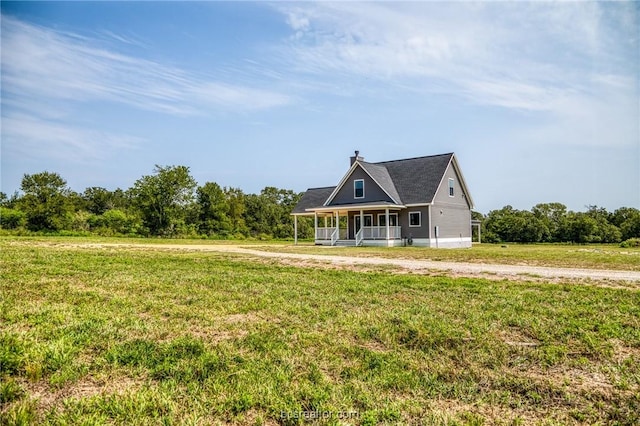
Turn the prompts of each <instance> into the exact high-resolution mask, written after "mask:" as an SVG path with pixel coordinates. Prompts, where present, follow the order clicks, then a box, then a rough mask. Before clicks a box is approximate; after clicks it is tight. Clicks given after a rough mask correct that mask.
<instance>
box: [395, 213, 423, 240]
mask: <svg viewBox="0 0 640 426" xmlns="http://www.w3.org/2000/svg"><path fill="white" fill-rule="evenodd" d="M412 212H420V213H421V216H422V218H421V221H420V225H421V226H420V227H413V226H412V227H409V213H412ZM398 219H399V221H400V226H402V237H403V238H406V237H408V236H409V235H411V237H413V238H429V206H422V207H408V208H407V209H406V210H402V211H401V212H400V214H399V217H398Z"/></svg>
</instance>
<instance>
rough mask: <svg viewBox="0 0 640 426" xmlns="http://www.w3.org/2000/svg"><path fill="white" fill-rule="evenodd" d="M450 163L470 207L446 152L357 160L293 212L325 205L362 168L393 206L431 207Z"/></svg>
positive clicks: (307, 195)
mask: <svg viewBox="0 0 640 426" xmlns="http://www.w3.org/2000/svg"><path fill="white" fill-rule="evenodd" d="M451 163H453V166H454V168H455V170H456V172H457V173H458V176H459V177H460V184H461V185H462V188H463V193H464V194H465V196H466V197H467V201H468V203H469V205H470V206H471V207H473V200H472V199H471V196H470V195H469V194H468V190H467V185H466V182H465V181H464V177H463V176H462V171H461V170H460V167H459V165H458V162H457V161H456V158H455V156H454V154H453V153H447V154H439V155H429V156H425V157H415V158H407V159H403V160H393V161H382V162H379V163H368V162H365V161H362V160H361V159H359V160H356V161H355V162H354V163H353V164H352V166H351V167H350V168H349V170H348V171H347V173H346V174H345V175H344V177H343V178H342V180H341V181H340V183H339V184H338V185H337V186H331V187H324V188H311V189H309V190H307V192H306V193H305V194H304V195H303V196H302V198H301V199H300V202H298V204H297V205H296V207H295V208H294V210H293V212H292V213H293V214H296V213H298V214H301V213H304V212H305V211H307V212H308V209H319V208H324V207H326V206H328V205H329V204H330V203H331V201H332V199H333V197H334V196H335V195H336V194H337V193H338V191H339V190H340V188H341V187H342V186H343V185H344V184H345V182H347V181H348V178H349V176H351V174H352V173H353V171H354V170H355V169H356V168H357V167H361V168H362V169H363V170H364V171H365V172H366V173H368V174H369V176H371V178H372V179H373V180H374V181H375V182H376V183H377V184H378V185H379V186H380V187H381V188H382V190H383V191H385V192H386V193H387V194H388V195H389V197H391V199H392V200H393V201H394V202H396V205H398V206H401V205H404V206H406V205H411V204H430V203H433V201H434V199H435V196H436V193H437V192H438V188H439V187H440V185H441V184H442V181H443V179H444V176H445V173H446V171H447V168H448V167H449V164H451Z"/></svg>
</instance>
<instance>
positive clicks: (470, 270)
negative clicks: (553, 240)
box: [56, 243, 640, 289]
mask: <svg viewBox="0 0 640 426" xmlns="http://www.w3.org/2000/svg"><path fill="white" fill-rule="evenodd" d="M56 245H60V244H56ZM61 245H63V246H70V245H67V244H61ZM73 246H74V247H79V248H82V247H86V248H96V247H104V248H106V247H110V248H117V247H121V248H133V249H136V248H140V249H154V250H183V251H184V250H187V251H203V252H223V253H235V254H239V255H245V256H250V257H258V258H261V259H271V260H276V261H278V262H280V263H284V264H288V265H298V266H315V267H333V268H341V269H342V268H344V269H365V270H366V269H376V267H377V268H378V269H380V268H384V269H385V270H389V272H394V271H395V272H400V273H420V274H437V275H442V274H445V275H452V276H465V277H478V276H480V277H483V278H495V279H504V278H507V279H520V280H523V279H524V280H534V281H535V280H544V281H565V280H581V281H583V280H586V281H590V282H592V283H594V284H595V283H598V284H599V285H606V286H614V287H620V286H623V287H625V288H636V289H640V271H621V270H602V269H577V268H558V267H545V266H531V265H502V264H492V263H467V262H443V261H432V260H415V259H389V258H381V257H366V258H363V257H354V256H340V255H319V254H304V253H277V252H269V251H263V250H257V249H254V248H250V247H248V246H242V245H229V244H220V245H209V244H201V245H198V244H195V245H192V244H118V243H103V244H100V243H86V244H73ZM622 282H626V285H622Z"/></svg>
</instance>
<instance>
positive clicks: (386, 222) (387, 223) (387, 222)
mask: <svg viewBox="0 0 640 426" xmlns="http://www.w3.org/2000/svg"><path fill="white" fill-rule="evenodd" d="M384 215H385V222H384V223H385V224H386V225H387V246H388V245H389V208H388V207H387V208H386V209H384Z"/></svg>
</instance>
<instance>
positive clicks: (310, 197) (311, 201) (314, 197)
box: [291, 186, 336, 213]
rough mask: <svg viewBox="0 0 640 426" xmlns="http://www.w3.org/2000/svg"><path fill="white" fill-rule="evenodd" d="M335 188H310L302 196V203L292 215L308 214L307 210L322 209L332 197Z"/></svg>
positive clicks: (299, 203) (299, 202) (297, 205)
mask: <svg viewBox="0 0 640 426" xmlns="http://www.w3.org/2000/svg"><path fill="white" fill-rule="evenodd" d="M334 189H336V187H335V186H325V187H324V188H309V189H307V192H305V193H304V194H302V197H301V198H300V201H298V204H296V206H295V208H294V209H293V210H292V211H291V213H308V212H307V211H306V209H311V208H314V207H321V206H322V205H323V204H324V202H325V201H327V198H329V196H330V195H331V193H332V192H333V190H334Z"/></svg>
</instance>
